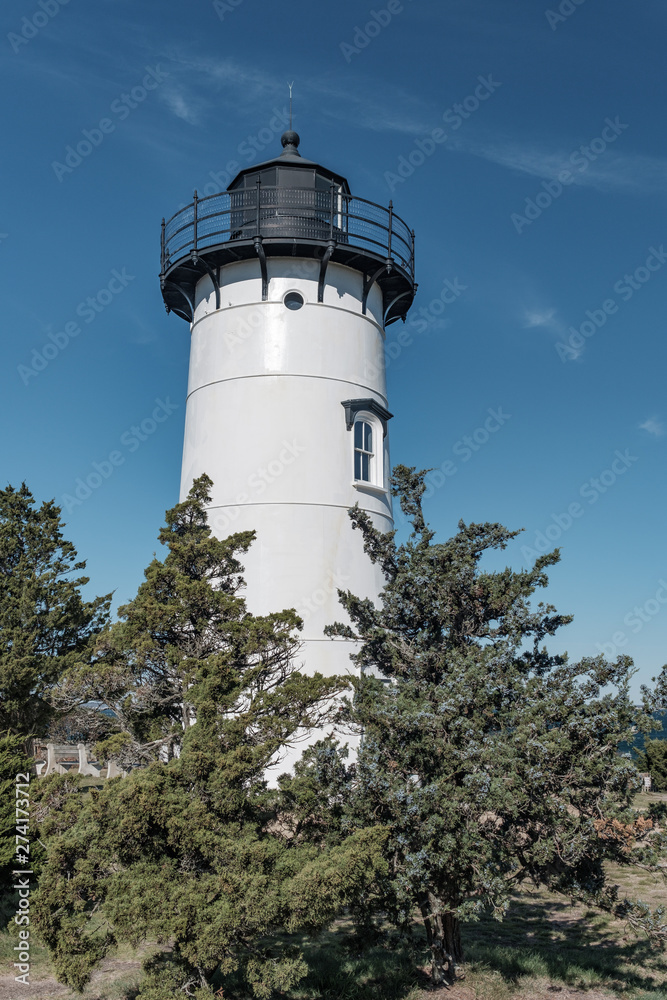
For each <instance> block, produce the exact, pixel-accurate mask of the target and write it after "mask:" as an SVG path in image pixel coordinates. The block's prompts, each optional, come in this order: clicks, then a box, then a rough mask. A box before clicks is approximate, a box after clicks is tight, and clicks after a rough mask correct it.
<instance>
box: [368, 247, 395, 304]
mask: <svg viewBox="0 0 667 1000" xmlns="http://www.w3.org/2000/svg"><path fill="white" fill-rule="evenodd" d="M393 266H394V262H393V260H392V259H391V257H387V260H386V261H385V263H384V264H383V265H382V267H379V268H378V269H377V271H376V272H375V274H373V275H368V276H367V277H365V278H364V287H363V293H362V296H361V312H362V314H363V315H364V316H365V315H366V303H367V301H368V293H369V292H370V290H371V286H372V285H373V283H374V282H375V281H377V279H378V278H379V277H380V275H381V274H382V272H383V271H386V272H387V274H390V272H391V270H392V268H393Z"/></svg>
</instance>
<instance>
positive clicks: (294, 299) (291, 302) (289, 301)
mask: <svg viewBox="0 0 667 1000" xmlns="http://www.w3.org/2000/svg"><path fill="white" fill-rule="evenodd" d="M283 302H284V303H285V305H286V306H287V308H288V309H300V308H301V306H302V305H303V295H302V294H301V293H300V292H288V293H287V295H286V296H285V298H284V299H283Z"/></svg>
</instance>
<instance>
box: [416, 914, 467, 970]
mask: <svg viewBox="0 0 667 1000" xmlns="http://www.w3.org/2000/svg"><path fill="white" fill-rule="evenodd" d="M429 902H431V903H435V900H429ZM420 909H421V911H422V917H423V918H424V927H425V929H426V940H427V941H428V946H429V948H430V949H431V981H432V982H433V985H434V986H443V985H444V984H448V983H453V982H454V981H455V980H456V979H457V978H461V973H460V972H458V969H459V966H460V965H461V963H462V962H463V948H462V947H461V925H460V923H459V919H458V917H457V916H455V915H454V914H453V913H451V912H446V913H443V914H439V913H434V912H433V911H434V909H435V907H434V906H433V905H430V906H429V905H426V904H422V905H421V907H420Z"/></svg>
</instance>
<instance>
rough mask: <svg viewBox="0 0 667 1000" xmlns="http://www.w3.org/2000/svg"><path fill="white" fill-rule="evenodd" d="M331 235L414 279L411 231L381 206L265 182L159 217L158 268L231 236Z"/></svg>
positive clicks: (335, 191)
mask: <svg viewBox="0 0 667 1000" xmlns="http://www.w3.org/2000/svg"><path fill="white" fill-rule="evenodd" d="M257 236H261V237H262V238H263V239H266V238H272V237H273V238H276V239H281V238H285V239H289V240H292V239H301V240H305V241H308V240H318V241H319V240H324V241H326V240H335V241H336V242H337V243H339V244H347V245H349V246H350V247H354V248H357V249H359V250H366V251H368V252H370V253H372V254H374V255H376V256H379V257H381V258H383V259H391V260H392V261H393V262H394V263H395V264H396V265H397V266H398V267H400V268H401V270H402V271H404V272H406V273H407V276H408V278H409V279H410V281H412V282H414V232H412V231H411V230H410V229H409V228H408V226H407V225H406V223H405V222H404V221H403V219H401V218H400V216H398V215H396V214H395V212H394V210H393V206H392V204H391V202H390V203H389V208H383V207H382V206H381V205H376V204H375V203H374V202H372V201H366V200H365V199H364V198H354V197H352V195H349V194H345V193H344V192H342V191H341V190H340V187H339V186H338V185H336V184H332V185H331V186H330V188H329V190H326V189H324V190H320V189H316V188H297V187H285V186H268V185H262V184H260V182H259V180H258V181H257V185H256V187H255V189H252V188H240V189H239V190H237V191H231V192H223V193H222V194H212V195H208V196H207V197H206V198H199V197H198V195H197V192H196V191H195V195H194V200H193V202H192V204H190V205H188V206H187V207H186V208H182V209H180V211H178V212H176V213H175V214H174V215H172V217H171V218H170V219H169V220H167V221H166V222H164V221H163V223H162V258H161V260H162V274H163V275H164V274H166V272H167V271H168V270H169V269H170V268H171V267H172V266H173V265H175V264H177V263H178V262H179V261H181V260H184V259H185V258H187V257H191V256H192V255H193V254H194V255H195V256H196V255H198V254H199V253H200V252H201V251H204V250H206V249H207V248H210V247H215V246H220V244H224V243H228V242H232V241H234V240H253V239H254V238H255V237H257Z"/></svg>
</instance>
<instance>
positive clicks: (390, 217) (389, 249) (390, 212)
mask: <svg viewBox="0 0 667 1000" xmlns="http://www.w3.org/2000/svg"><path fill="white" fill-rule="evenodd" d="M393 221H394V203H393V201H390V202H389V245H388V247H387V251H388V252H387V256H388V257H391V229H392V223H393Z"/></svg>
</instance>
